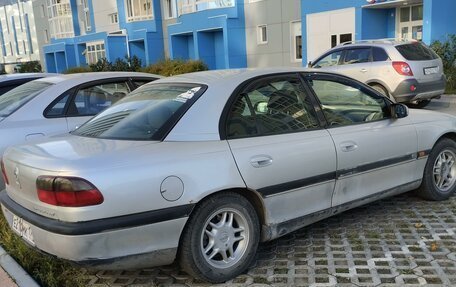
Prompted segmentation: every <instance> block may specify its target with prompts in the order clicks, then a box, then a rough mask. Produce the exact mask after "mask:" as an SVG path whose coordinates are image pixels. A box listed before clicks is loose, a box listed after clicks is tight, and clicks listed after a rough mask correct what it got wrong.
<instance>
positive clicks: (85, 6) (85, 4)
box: [81, 0, 92, 32]
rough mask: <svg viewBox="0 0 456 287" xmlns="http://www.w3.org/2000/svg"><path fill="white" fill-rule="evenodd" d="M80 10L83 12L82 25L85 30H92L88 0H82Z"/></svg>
mask: <svg viewBox="0 0 456 287" xmlns="http://www.w3.org/2000/svg"><path fill="white" fill-rule="evenodd" d="M81 4H82V10H83V13H84V26H85V30H86V32H90V31H92V22H91V21H90V9H89V1H88V0H82V3H81Z"/></svg>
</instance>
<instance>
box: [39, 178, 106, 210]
mask: <svg viewBox="0 0 456 287" xmlns="http://www.w3.org/2000/svg"><path fill="white" fill-rule="evenodd" d="M36 190H37V192H38V198H39V199H40V201H42V202H44V203H47V204H50V205H56V206H65V207H82V206H90V205H98V204H101V203H103V200H104V199H103V195H102V194H101V192H100V191H99V190H98V189H97V188H96V187H95V186H93V185H92V184H91V183H90V182H88V181H86V180H84V179H82V178H76V177H52V176H40V177H38V179H37V180H36Z"/></svg>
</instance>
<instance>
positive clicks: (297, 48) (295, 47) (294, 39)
mask: <svg viewBox="0 0 456 287" xmlns="http://www.w3.org/2000/svg"><path fill="white" fill-rule="evenodd" d="M301 30H302V28H301V21H297V22H291V51H292V60H293V62H299V61H302V32H301Z"/></svg>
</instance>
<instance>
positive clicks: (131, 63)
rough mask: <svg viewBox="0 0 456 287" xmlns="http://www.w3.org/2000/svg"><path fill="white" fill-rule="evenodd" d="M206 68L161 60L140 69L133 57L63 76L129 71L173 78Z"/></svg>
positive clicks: (104, 61) (196, 63)
mask: <svg viewBox="0 0 456 287" xmlns="http://www.w3.org/2000/svg"><path fill="white" fill-rule="evenodd" d="M207 69H208V67H207V66H206V64H204V63H203V62H202V61H194V60H180V59H178V60H171V59H165V60H161V61H159V62H157V63H155V64H152V65H150V66H147V67H144V68H143V67H141V60H140V59H139V58H138V57H136V56H133V57H132V58H125V59H117V60H115V61H114V62H109V61H108V60H107V59H101V60H98V62H97V63H95V64H93V65H89V66H87V67H76V68H70V69H68V70H66V71H65V74H73V73H85V72H104V71H130V72H145V73H151V74H157V75H162V76H173V75H179V74H185V73H191V72H199V71H206V70H207Z"/></svg>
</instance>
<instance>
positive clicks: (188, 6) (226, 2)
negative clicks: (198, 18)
mask: <svg viewBox="0 0 456 287" xmlns="http://www.w3.org/2000/svg"><path fill="white" fill-rule="evenodd" d="M235 5H236V1H235V0H177V12H178V15H179V16H180V15H184V14H189V13H194V12H200V11H204V10H209V9H218V8H229V7H234V6H235Z"/></svg>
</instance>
